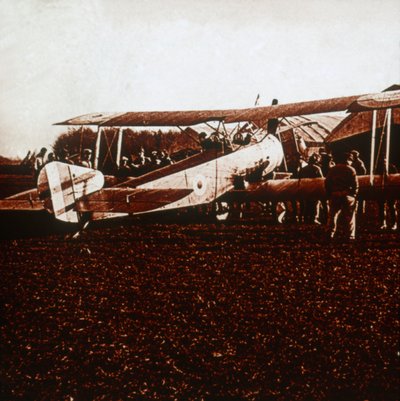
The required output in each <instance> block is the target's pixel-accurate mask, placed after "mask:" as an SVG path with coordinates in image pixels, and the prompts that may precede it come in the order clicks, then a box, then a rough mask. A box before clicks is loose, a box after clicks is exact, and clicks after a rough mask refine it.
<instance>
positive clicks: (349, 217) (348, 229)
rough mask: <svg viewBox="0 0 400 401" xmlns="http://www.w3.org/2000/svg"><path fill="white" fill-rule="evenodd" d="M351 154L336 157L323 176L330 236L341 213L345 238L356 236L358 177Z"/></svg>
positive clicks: (333, 232)
mask: <svg viewBox="0 0 400 401" xmlns="http://www.w3.org/2000/svg"><path fill="white" fill-rule="evenodd" d="M351 159H352V157H351V154H349V153H346V154H344V155H342V156H340V157H339V158H338V160H337V161H338V163H337V164H336V165H335V166H334V167H332V168H331V169H330V170H329V171H328V174H327V176H326V178H325V190H326V195H327V197H328V199H329V206H330V209H329V219H328V226H329V230H330V238H334V236H335V233H336V229H337V220H338V217H339V214H340V213H341V214H342V217H343V223H344V231H345V234H346V236H347V239H349V240H354V239H355V237H356V215H355V211H356V204H357V203H356V196H357V192H358V179H357V174H356V171H355V170H354V168H353V167H352V166H351Z"/></svg>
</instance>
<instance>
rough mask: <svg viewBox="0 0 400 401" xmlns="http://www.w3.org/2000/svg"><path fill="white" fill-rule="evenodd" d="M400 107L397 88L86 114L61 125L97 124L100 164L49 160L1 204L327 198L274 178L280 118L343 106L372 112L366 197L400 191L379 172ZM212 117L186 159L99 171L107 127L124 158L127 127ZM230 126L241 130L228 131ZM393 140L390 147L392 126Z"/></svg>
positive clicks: (147, 208)
mask: <svg viewBox="0 0 400 401" xmlns="http://www.w3.org/2000/svg"><path fill="white" fill-rule="evenodd" d="M399 106H400V90H393V91H387V92H382V93H376V94H368V95H360V96H349V97H340V98H332V99H325V100H316V101H307V102H300V103H291V104H282V105H278V104H274V105H272V106H266V107H259V106H257V107H252V108H247V109H230V110H197V111H164V112H126V113H97V114H87V115H83V116H80V117H76V118H72V119H69V120H66V121H63V122H61V123H57V125H66V126H95V127H97V142H96V148H95V155H94V168H93V169H89V168H85V167H81V166H77V165H71V164H65V163H61V162H58V161H55V162H51V163H49V164H46V165H45V166H44V168H43V169H42V170H41V172H40V175H39V177H38V181H37V188H36V189H32V190H29V191H25V192H23V193H19V194H15V195H13V196H11V197H9V198H7V199H3V200H0V209H3V210H4V209H8V210H32V211H34V210H43V209H46V210H47V211H49V212H50V213H53V214H54V216H55V218H57V219H59V220H62V221H65V222H71V223H79V222H82V221H86V222H87V221H89V220H97V219H105V218H112V217H117V216H123V215H139V214H144V213H146V214H147V213H152V212H163V211H167V210H173V209H182V208H192V207H196V206H201V205H212V204H216V203H217V202H221V201H226V200H227V201H235V200H239V201H241V202H244V201H282V200H290V199H302V198H303V199H307V198H316V199H322V198H324V196H325V193H324V185H323V179H322V178H316V179H303V180H299V179H290V178H287V177H285V178H283V179H267V180H266V179H265V177H269V178H270V177H271V174H272V173H274V172H275V171H276V170H277V169H278V167H279V166H282V165H284V164H285V152H284V149H283V147H282V143H281V141H280V133H279V122H280V119H283V118H286V117H290V116H297V115H309V114H319V113H329V112H338V111H347V112H351V113H359V112H367V111H369V112H371V113H372V121H371V126H372V129H371V131H372V135H371V138H372V142H371V162H370V165H371V169H370V174H369V175H368V176H364V177H360V192H361V195H362V196H363V197H364V198H365V199H367V198H374V197H376V196H384V197H391V198H395V197H399V194H400V175H399V174H397V175H392V176H385V177H382V176H378V175H375V174H374V170H373V165H374V162H373V158H374V157H375V150H374V146H375V145H374V135H375V131H376V116H377V113H378V112H382V111H383V112H385V113H388V114H390V113H391V110H392V109H397V108H398V107H399ZM389 120H390V117H389ZM212 123H214V126H213V132H212V134H211V135H210V136H209V137H208V138H207V144H206V143H201V145H202V146H203V150H202V151H201V152H199V153H197V154H194V155H192V156H190V157H187V158H186V159H183V160H181V161H179V162H176V163H174V164H171V165H167V166H164V167H162V168H159V169H157V170H154V171H149V172H147V173H145V174H143V175H141V176H138V177H127V178H126V179H125V180H123V181H122V182H119V183H117V184H114V185H110V184H109V183H107V179H105V177H104V175H103V174H102V173H101V172H100V171H99V170H98V169H97V166H98V158H99V147H100V138H101V134H102V130H103V129H106V128H107V127H116V128H118V130H119V131H118V149H117V163H119V161H120V159H121V143H122V136H123V132H124V129H125V128H127V127H152V126H153V127H171V126H175V127H178V128H179V129H181V130H182V131H186V132H189V133H190V134H191V135H192V134H193V132H197V131H196V130H194V129H193V128H192V127H195V126H197V125H200V124H207V125H208V126H212V125H211V124H212ZM229 124H230V125H231V126H232V125H234V128H233V129H228V128H227V126H228V125H229ZM215 125H216V127H215ZM388 127H389V126H388ZM388 129H389V128H388ZM203 139H204V138H203ZM201 140H202V138H201V136H199V141H201ZM387 144H388V146H389V131H388V135H387ZM387 159H388V154H387ZM386 163H388V160H386ZM288 176H289V174H288ZM275 178H276V177H275ZM105 184H106V185H105Z"/></svg>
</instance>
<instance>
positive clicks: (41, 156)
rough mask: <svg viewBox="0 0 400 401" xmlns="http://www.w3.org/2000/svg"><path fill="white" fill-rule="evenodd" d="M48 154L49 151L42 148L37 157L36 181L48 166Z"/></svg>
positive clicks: (35, 163)
mask: <svg viewBox="0 0 400 401" xmlns="http://www.w3.org/2000/svg"><path fill="white" fill-rule="evenodd" d="M46 152H47V149H46V148H42V149H40V152H39V153H38V154H37V155H36V157H35V162H34V163H33V169H34V177H35V180H37V178H38V177H39V173H40V170H41V169H42V168H43V166H44V165H45V164H46V163H45V156H46Z"/></svg>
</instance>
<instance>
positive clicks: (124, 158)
mask: <svg viewBox="0 0 400 401" xmlns="http://www.w3.org/2000/svg"><path fill="white" fill-rule="evenodd" d="M121 160H122V161H125V162H127V161H128V160H129V159H128V158H127V157H126V156H122V157H121Z"/></svg>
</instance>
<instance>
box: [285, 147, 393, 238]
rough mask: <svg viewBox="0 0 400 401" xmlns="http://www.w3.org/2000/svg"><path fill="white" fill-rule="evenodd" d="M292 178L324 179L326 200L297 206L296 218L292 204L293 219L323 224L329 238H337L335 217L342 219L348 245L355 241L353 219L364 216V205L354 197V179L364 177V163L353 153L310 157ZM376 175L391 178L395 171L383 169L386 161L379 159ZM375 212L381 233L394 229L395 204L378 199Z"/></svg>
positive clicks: (295, 205) (322, 152)
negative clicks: (376, 211)
mask: <svg viewBox="0 0 400 401" xmlns="http://www.w3.org/2000/svg"><path fill="white" fill-rule="evenodd" d="M300 163H301V164H300V165H299V167H298V170H297V171H296V172H295V174H294V176H295V178H299V179H303V178H324V184H325V191H326V195H327V199H326V200H325V199H320V200H316V199H310V200H304V201H301V202H299V206H300V207H299V209H300V211H299V213H298V214H297V209H298V207H297V202H295V201H293V202H292V210H293V214H294V217H295V219H296V220H297V221H299V222H304V223H315V224H321V223H327V225H328V229H329V236H330V238H335V236H336V234H337V224H338V217H339V215H340V214H341V215H342V221H343V230H344V233H345V235H346V237H347V238H348V239H349V240H350V241H351V240H353V239H355V237H356V215H359V216H361V215H362V214H363V213H364V212H365V201H364V200H363V199H362V198H359V197H358V196H357V195H358V187H359V185H358V176H360V175H365V174H367V169H366V167H365V164H364V162H363V161H362V160H361V158H360V154H359V152H358V151H357V150H352V151H351V152H349V153H344V154H342V155H338V156H337V157H336V159H335V161H334V160H333V157H332V156H331V155H330V154H328V153H327V152H325V151H323V150H322V151H320V152H319V154H313V155H311V156H310V157H309V160H308V162H307V163H306V162H305V161H302V160H300ZM377 173H378V174H395V173H397V168H396V166H394V165H393V164H389V167H388V169H387V168H386V160H385V159H383V160H382V161H381V162H380V163H379V165H378V169H377ZM377 205H378V211H379V226H380V228H381V229H387V228H388V229H391V230H396V229H397V209H396V201H395V200H392V199H386V200H385V199H379V200H378V201H377Z"/></svg>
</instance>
